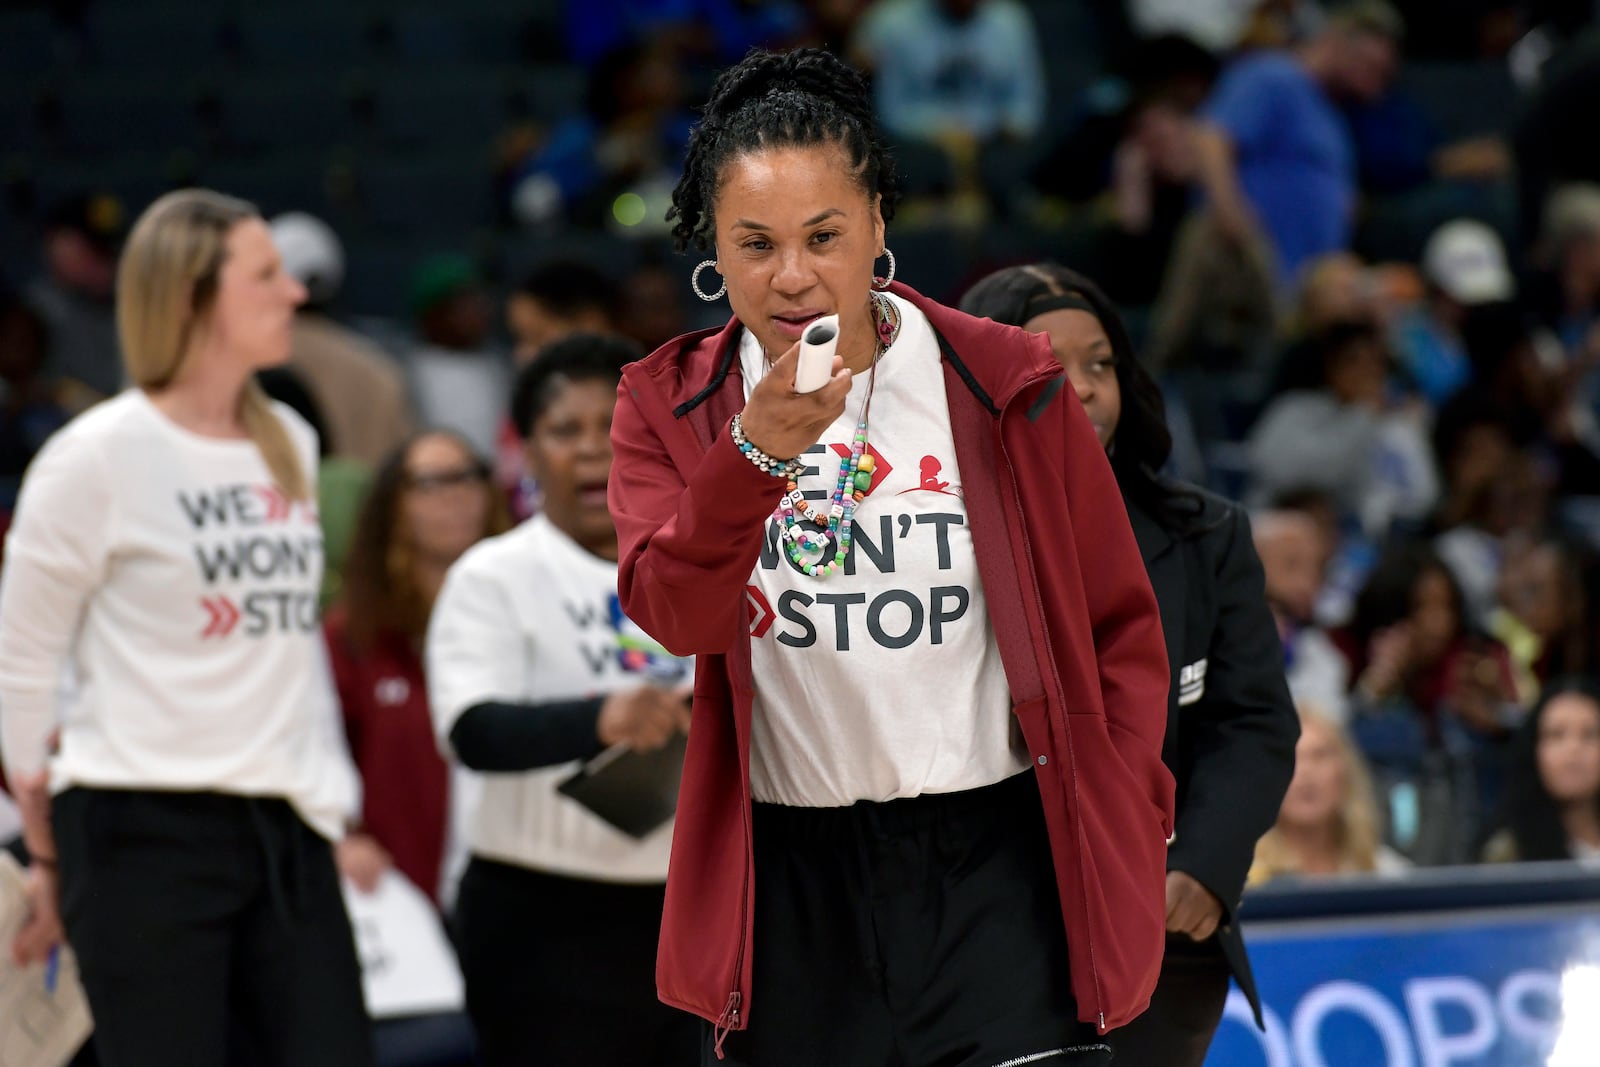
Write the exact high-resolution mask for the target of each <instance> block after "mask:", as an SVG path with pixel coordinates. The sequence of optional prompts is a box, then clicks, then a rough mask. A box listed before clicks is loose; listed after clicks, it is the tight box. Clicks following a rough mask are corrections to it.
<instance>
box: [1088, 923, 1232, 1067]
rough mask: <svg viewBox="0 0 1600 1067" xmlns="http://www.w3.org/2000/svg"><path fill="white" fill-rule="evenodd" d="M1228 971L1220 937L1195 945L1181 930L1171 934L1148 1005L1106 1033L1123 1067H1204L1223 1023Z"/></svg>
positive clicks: (1226, 1000) (1119, 1063)
mask: <svg viewBox="0 0 1600 1067" xmlns="http://www.w3.org/2000/svg"><path fill="white" fill-rule="evenodd" d="M1229 974H1230V972H1229V970H1228V960H1227V958H1226V957H1225V956H1223V954H1222V949H1221V948H1220V947H1218V945H1217V941H1216V938H1212V939H1211V940H1209V941H1203V942H1200V943H1199V944H1196V943H1195V942H1194V941H1192V940H1191V939H1189V938H1187V937H1184V936H1182V935H1172V934H1169V935H1167V952H1166V955H1165V956H1164V957H1163V958H1162V960H1161V979H1160V981H1158V982H1157V983H1156V992H1155V996H1153V997H1151V998H1150V1009H1149V1010H1148V1011H1146V1012H1145V1013H1144V1014H1143V1015H1141V1016H1139V1017H1138V1018H1137V1019H1135V1020H1133V1022H1131V1023H1129V1024H1128V1025H1127V1026H1124V1027H1122V1028H1121V1029H1118V1030H1113V1031H1112V1032H1111V1033H1110V1034H1108V1035H1107V1039H1108V1040H1109V1041H1110V1042H1111V1047H1112V1048H1114V1049H1115V1050H1116V1053H1117V1063H1118V1065H1119V1067H1120V1065H1122V1064H1128V1065H1129V1067H1141V1065H1143V1064H1159V1065H1160V1067H1201V1065H1202V1064H1204V1063H1205V1061H1206V1052H1207V1050H1209V1049H1210V1048H1211V1038H1212V1037H1213V1036H1214V1035H1215V1034H1216V1032H1217V1024H1219V1023H1220V1022H1222V1009H1223V1007H1224V1006H1225V1005H1226V1004H1227V1002H1228V978H1229Z"/></svg>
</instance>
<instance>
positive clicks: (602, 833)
mask: <svg viewBox="0 0 1600 1067" xmlns="http://www.w3.org/2000/svg"><path fill="white" fill-rule="evenodd" d="M690 672H691V663H690V661H688V660H681V659H678V658H676V657H674V656H672V655H670V654H669V653H667V652H666V650H665V649H663V648H661V646H660V645H659V644H657V643H656V642H654V641H652V640H651V639H650V638H648V637H646V636H645V635H644V633H643V631H641V630H640V629H639V628H638V627H637V626H635V625H634V624H633V623H632V622H630V621H629V620H628V619H627V618H626V617H625V616H624V615H623V614H622V610H621V607H620V605H619V603H618V600H617V565H616V564H615V563H612V562H611V561H609V560H605V559H601V558H600V557H599V556H596V555H594V554H593V553H591V552H589V551H587V550H586V549H584V548H583V547H581V546H580V545H578V544H577V542H575V541H573V540H572V539H571V538H570V537H568V536H567V535H566V534H564V533H562V532H561V531H560V530H559V529H557V528H556V526H555V524H554V523H552V522H551V521H550V520H549V519H548V518H547V517H545V516H544V515H536V516H534V517H533V518H531V519H529V520H527V521H526V522H524V523H522V524H521V525H520V526H518V527H516V528H515V529H513V530H511V531H510V532H508V533H504V534H501V535H500V536H499V537H491V538H489V539H488V540H486V541H481V542H479V543H478V544H477V545H475V546H473V547H472V548H471V549H469V550H468V551H467V553H466V555H464V556H462V557H461V558H460V559H459V560H457V561H456V563H455V565H454V566H453V567H451V568H450V574H449V576H448V577H447V578H446V579H445V583H444V588H443V590H441V591H440V593H439V599H438V601H437V602H436V603H435V604H434V608H433V618H432V620H431V622H430V623H429V626H428V651H427V674H428V702H429V704H430V705H431V706H432V708H433V715H434V726H435V728H436V729H437V731H438V734H439V738H440V744H441V746H442V747H443V749H444V750H445V751H446V752H447V753H448V752H449V747H450V746H449V737H450V731H451V729H452V728H453V727H454V726H455V724H456V720H457V719H459V718H460V717H461V714H462V713H463V712H465V711H466V710H467V709H469V708H472V707H475V706H477V705H479V704H485V703H512V704H542V703H548V702H552V701H563V700H580V699H585V698H589V697H595V696H602V695H604V694H607V693H612V692H616V691H618V690H623V689H631V688H634V687H636V686H639V685H643V684H646V683H654V684H658V685H663V686H668V687H677V686H680V685H685V684H687V683H688V682H689V681H690V680H691V677H692V676H691V673H690ZM577 766H578V764H577V763H576V762H569V763H562V764H558V765H556V766H552V767H541V768H539V769H538V770H533V771H525V772H521V773H509V774H482V775H479V776H478V779H479V781H480V782H481V785H482V792H481V793H480V794H479V797H478V800H477V810H476V812H475V813H474V814H473V816H472V824H471V830H470V832H469V843H470V846H471V849H472V852H473V853H474V854H476V855H479V856H483V857H485V858H488V859H493V860H499V861H501V862H504V863H513V864H517V865H519V866H523V867H532V868H536V869H539V870H545V871H551V872H554V873H557V874H564V875H568V876H571V877H578V878H593V879H597V880H601V881H608V882H637V883H646V882H662V881H665V880H666V877H667V853H668V850H669V848H670V847H671V843H672V824H671V823H670V822H669V823H667V824H666V825H664V826H662V827H660V828H658V829H657V830H655V831H654V832H653V833H651V834H650V835H648V836H647V837H645V838H644V839H643V840H638V839H635V838H633V837H630V836H628V835H627V834H625V833H623V832H621V831H620V830H617V829H616V828H614V827H613V826H611V824H609V823H607V822H605V821H604V820H602V819H601V818H599V817H598V816H596V815H594V814H593V813H591V812H590V811H589V809H587V808H585V807H584V806H583V805H582V804H579V803H578V802H577V801H575V800H572V799H571V798H569V797H566V796H563V795H562V794H561V793H558V792H557V791H556V786H557V784H558V783H559V782H561V781H562V780H563V779H564V778H567V777H569V776H570V775H571V774H572V772H573V771H574V770H575V769H576V768H577Z"/></svg>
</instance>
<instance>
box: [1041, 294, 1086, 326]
mask: <svg viewBox="0 0 1600 1067" xmlns="http://www.w3.org/2000/svg"><path fill="white" fill-rule="evenodd" d="M1051 311H1087V312H1088V313H1089V314H1091V315H1093V316H1094V317H1095V318H1096V319H1098V318H1099V317H1100V309H1099V308H1097V307H1095V306H1094V305H1093V304H1091V303H1089V301H1088V300H1087V299H1086V298H1084V297H1083V296H1081V295H1079V294H1078V293H1041V294H1039V295H1038V296H1036V297H1034V298H1033V299H1031V300H1029V301H1028V303H1027V304H1026V306H1025V307H1024V310H1023V313H1022V321H1023V322H1029V321H1031V320H1033V319H1035V318H1037V317H1038V316H1040V315H1044V314H1047V313H1048V312H1051Z"/></svg>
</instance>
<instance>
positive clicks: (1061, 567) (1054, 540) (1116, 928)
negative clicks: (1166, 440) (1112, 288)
mask: <svg viewBox="0 0 1600 1067" xmlns="http://www.w3.org/2000/svg"><path fill="white" fill-rule="evenodd" d="M894 291H895V292H896V293H897V294H898V295H900V296H902V297H904V298H906V299H908V300H910V301H911V302H912V303H914V304H915V305H916V306H917V307H918V308H920V309H921V310H922V311H923V313H924V314H926V315H927V316H928V319H929V320H930V321H931V322H932V324H933V328H934V330H935V332H936V333H937V334H938V335H939V338H940V345H941V348H942V350H943V356H944V359H943V368H944V387H945V392H946V394H947V396H948V399H949V407H950V422H951V429H952V431H953V434H954V438H955V448H956V459H957V463H958V464H959V466H960V468H961V472H962V475H963V477H962V483H963V485H964V487H965V495H966V505H967V521H968V523H969V524H970V526H971V529H972V540H973V544H974V546H975V549H976V552H977V557H978V570H979V574H980V575H981V577H982V579H983V587H984V591H985V593H986V596H987V601H988V605H989V614H990V620H989V621H990V623H991V625H992V626H993V627H994V630H995V634H996V637H997V639H998V644H999V647H1000V655H1001V660H1002V662H1003V664H1004V666H1005V672H1006V678H1007V681H1008V682H1009V684H1010V687H1011V696H1012V710H1013V713H1014V714H1015V715H1016V716H1017V719H1018V722H1019V724H1020V726H1021V729H1022V733H1023V736H1024V738H1025V739H1026V741H1027V744H1028V748H1029V751H1030V752H1031V753H1032V754H1033V756H1034V770H1035V772H1036V775H1037V778H1038V783H1039V791H1040V795H1041V798H1042V802H1043V807H1044V814H1045V822H1046V825H1047V827H1048V830H1049V835H1050V845H1051V852H1052V854H1053V858H1054V861H1055V871H1056V881H1057V883H1058V885H1059V888H1060V893H1061V911H1062V916H1063V918H1064V920H1065V925H1066V932H1067V944H1068V951H1069V955H1070V958H1071V963H1072V985H1073V989H1072V993H1073V995H1074V996H1075V997H1076V999H1077V1003H1078V1011H1079V1015H1080V1017H1081V1019H1082V1020H1083V1021H1085V1022H1092V1023H1095V1024H1096V1025H1097V1026H1098V1027H1099V1028H1100V1031H1101V1032H1102V1033H1103V1032H1105V1031H1106V1030H1110V1029H1112V1028H1115V1027H1118V1026H1121V1025H1123V1024H1125V1023H1127V1022H1128V1021H1129V1020H1131V1019H1133V1018H1134V1017H1135V1016H1137V1015H1138V1014H1139V1013H1140V1012H1142V1011H1144V1009H1145V1008H1146V1007H1147V1006H1148V1004H1149V1002H1150V994H1151V991H1152V990H1153V989H1154V987H1155V983H1156V977H1157V974H1158V973H1159V971H1160V968H1161V955H1162V949H1163V945H1164V941H1165V916H1166V889H1165V883H1166V846H1167V839H1168V837H1169V836H1170V834H1171V826H1172V817H1173V783H1172V777H1171V775H1170V774H1168V772H1167V769H1166V767H1165V766H1164V765H1163V764H1162V762H1161V742H1162V735H1163V733H1164V731H1165V729H1166V719H1167V654H1166V647H1165V644H1164V643H1163V639H1162V633H1161V622H1160V616H1159V615H1158V613H1157V609H1156V600H1155V596H1154V594H1153V593H1152V592H1151V590H1150V583H1149V580H1148V578H1147V577H1146V575H1145V568H1144V563H1143V562H1142V561H1141V559H1140V556H1139V548H1138V545H1137V544H1136V542H1135V541H1134V537H1133V533H1132V531H1131V529H1130V528H1129V525H1128V517H1127V513H1126V511H1125V510H1124V509H1123V504H1122V495H1121V493H1120V492H1118V490H1117V483H1116V480H1115V478H1114V477H1113V476H1112V473H1111V467H1110V465H1109V464H1108V463H1107V461H1106V457H1105V452H1104V451H1103V450H1102V449H1101V447H1100V443H1099V441H1098V440H1097V439H1096V438H1095V434H1094V430H1093V428H1092V427H1091V426H1090V425H1089V421H1088V418H1087V417H1086V416H1085V415H1084V413H1083V408H1082V405H1080V404H1079V403H1078V401H1077V397H1076V395H1075V394H1074V393H1073V390H1072V389H1071V388H1063V386H1064V384H1065V380H1066V379H1065V377H1064V375H1063V374H1062V373H1061V369H1060V366H1059V365H1058V364H1057V363H1056V361H1055V359H1054V357H1053V356H1052V354H1051V351H1050V347H1049V344H1048V342H1047V341H1046V340H1045V339H1044V338H1043V337H1041V336H1037V335H1029V334H1026V333H1024V332H1023V331H1021V330H1018V329H1016V328H1014V327H1010V326H1001V325H998V324H996V323H994V322H991V321H989V320H988V319H976V318H973V317H971V316H969V315H965V314H962V313H961V312H958V311H953V310H951V309H949V308H946V307H944V306H942V305H940V304H937V303H934V302H932V301H930V300H927V299H926V298H924V297H922V296H921V295H920V294H918V293H915V292H913V291H912V290H910V289H907V288H905V287H903V286H899V285H896V286H895V287H894ZM740 332H741V327H740V326H739V324H738V322H737V321H732V322H730V323H729V324H728V325H727V326H726V327H724V328H723V329H721V330H707V331H702V332H700V333H697V334H689V335H686V336H684V337H681V338H678V339H677V340H674V341H671V342H669V343H667V344H666V345H664V346H663V347H662V348H660V349H659V350H657V351H656V352H654V353H653V354H651V355H650V356H649V357H647V358H646V359H644V360H641V361H640V362H638V363H635V364H632V365H631V366H629V367H628V368H627V370H626V371H625V373H624V374H623V377H622V382H621V384H620V386H619V388H618V402H617V409H616V418H615V422H614V423H613V425H612V430H611V438H612V445H613V447H614V449H615V454H616V455H615V461H614V463H613V465H612V469H611V485H610V502H611V511H612V514H613V516H614V517H615V519H616V525H617V534H618V537H619V539H620V548H621V568H620V571H619V574H618V583H617V584H618V592H619V594H620V596H621V600H622V607H623V610H624V611H626V612H627V614H628V617H629V618H630V619H632V620H633V621H635V622H637V623H638V624H639V625H640V626H642V627H644V629H645V630H646V631H647V632H649V633H650V634H651V635H653V636H654V637H655V638H656V639H657V640H659V641H660V642H661V643H662V644H664V645H666V646H667V647H668V648H669V649H671V650H672V651H673V652H676V653H679V654H683V655H688V654H693V655H696V656H699V657H701V658H700V660H699V662H698V665H697V668H696V672H695V694H694V715H693V723H694V725H693V728H692V730H691V731H690V734H689V748H688V754H687V756H686V758H685V764H684V773H683V786H682V791H681V793H680V795H679V799H678V816H677V824H676V827H675V829H674V831H673V842H672V861H671V866H670V873H669V874H668V877H667V894H666V910H665V914H664V916H663V919H662V927H661V942H660V949H659V953H658V955H657V960H656V983H657V987H658V990H659V993H660V996H661V999H662V1000H663V1001H665V1002H666V1003H668V1004H671V1005H673V1006H675V1007H678V1008H682V1009H684V1010H686V1011H690V1012H693V1013H695V1014H696V1015H700V1016H702V1017H703V1018H705V1019H707V1020H710V1021H711V1022H712V1023H714V1024H715V1025H716V1026H717V1027H718V1028H719V1030H729V1029H734V1030H737V1029H743V1028H744V1027H746V1026H747V1025H748V1024H749V1021H750V1016H751V1013H752V1012H753V1011H755V1010H757V1009H758V1007H759V1005H760V999H759V998H760V994H761V992H762V991H761V990H752V989H751V988H750V986H751V962H752V958H753V954H754V953H755V952H758V951H760V945H759V944H757V943H756V942H755V940H754V936H753V916H754V913H755V910H754V894H755V890H756V888H757V887H756V886H755V884H754V881H755V876H754V867H753V864H752V855H751V838H750V816H751V812H750V717H751V700H752V694H753V684H752V679H751V667H750V636H749V626H750V612H749V609H748V608H747V602H746V595H745V588H746V586H747V584H748V583H749V581H750V575H751V572H752V571H753V570H754V569H755V566H756V561H757V558H758V556H759V554H760V551H761V546H762V542H763V539H764V538H765V535H766V527H767V519H768V517H769V516H770V514H771V513H772V511H773V509H774V508H775V507H776V506H777V504H778V500H779V497H780V496H781V495H782V494H783V492H784V483H783V482H782V481H781V480H780V479H777V478H774V477H772V476H770V475H767V474H764V473H762V472H761V471H759V470H757V469H756V467H755V466H754V465H753V464H751V463H750V462H749V461H748V460H746V459H745V458H744V456H743V455H742V454H741V453H740V452H739V450H738V448H737V447H735V446H734V444H733V442H732V439H731V437H730V435H729V432H728V423H729V422H730V421H731V420H732V418H733V416H734V414H735V413H736V412H738V411H739V410H740V409H741V408H742V407H743V406H744V387H743V381H742V378H741V374H740V368H739V353H738V348H739V335H740ZM889 358H893V356H892V354H891V356H890V357H889ZM818 978H819V980H820V981H826V980H827V976H826V975H819V976H818Z"/></svg>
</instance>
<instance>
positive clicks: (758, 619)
mask: <svg viewBox="0 0 1600 1067" xmlns="http://www.w3.org/2000/svg"><path fill="white" fill-rule="evenodd" d="M744 606H745V608H746V609H748V613H749V616H750V636H751V637H754V638H755V639H756V640H758V641H759V640H760V639H761V638H763V637H765V636H767V631H768V630H770V629H772V624H773V623H775V622H777V621H778V614H777V612H775V611H773V610H772V604H771V602H770V601H768V600H767V598H766V597H764V596H762V595H761V590H760V589H758V588H756V587H755V586H753V585H747V586H745V587H744Z"/></svg>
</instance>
